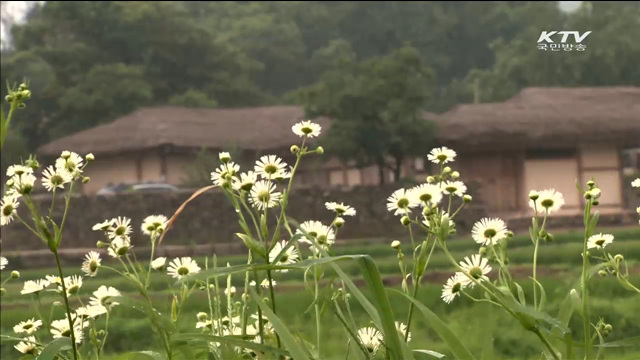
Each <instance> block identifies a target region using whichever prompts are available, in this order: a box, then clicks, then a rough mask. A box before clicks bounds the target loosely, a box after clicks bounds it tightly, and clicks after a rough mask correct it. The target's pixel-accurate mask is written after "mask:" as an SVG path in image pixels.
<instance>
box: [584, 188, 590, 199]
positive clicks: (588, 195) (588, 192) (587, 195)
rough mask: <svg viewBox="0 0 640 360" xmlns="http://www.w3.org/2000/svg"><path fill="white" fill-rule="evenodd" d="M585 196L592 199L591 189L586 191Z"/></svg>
mask: <svg viewBox="0 0 640 360" xmlns="http://www.w3.org/2000/svg"><path fill="white" fill-rule="evenodd" d="M584 198H585V199H586V200H589V199H591V191H590V190H587V191H585V193H584Z"/></svg>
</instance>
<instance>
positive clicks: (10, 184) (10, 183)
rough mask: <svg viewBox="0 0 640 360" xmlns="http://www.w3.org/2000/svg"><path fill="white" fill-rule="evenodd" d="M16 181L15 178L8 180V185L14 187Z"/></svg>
mask: <svg viewBox="0 0 640 360" xmlns="http://www.w3.org/2000/svg"><path fill="white" fill-rule="evenodd" d="M13 184H14V181H13V179H9V180H7V187H13Z"/></svg>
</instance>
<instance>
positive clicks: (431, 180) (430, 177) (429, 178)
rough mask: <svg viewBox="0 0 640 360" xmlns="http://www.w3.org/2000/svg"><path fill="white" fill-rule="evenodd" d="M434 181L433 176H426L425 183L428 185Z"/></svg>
mask: <svg viewBox="0 0 640 360" xmlns="http://www.w3.org/2000/svg"><path fill="white" fill-rule="evenodd" d="M435 181H436V179H435V178H434V177H433V176H427V182H428V183H429V184H433V183H434V182H435Z"/></svg>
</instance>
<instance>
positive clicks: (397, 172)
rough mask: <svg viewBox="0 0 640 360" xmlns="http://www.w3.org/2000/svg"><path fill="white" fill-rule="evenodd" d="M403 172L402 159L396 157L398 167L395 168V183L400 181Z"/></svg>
mask: <svg viewBox="0 0 640 360" xmlns="http://www.w3.org/2000/svg"><path fill="white" fill-rule="evenodd" d="M401 171H402V157H396V166H395V167H394V168H393V180H394V181H395V182H399V181H400V176H401Z"/></svg>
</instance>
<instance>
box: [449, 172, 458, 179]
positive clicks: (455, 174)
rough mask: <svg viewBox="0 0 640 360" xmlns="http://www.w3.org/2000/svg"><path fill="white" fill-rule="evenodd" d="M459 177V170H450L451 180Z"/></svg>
mask: <svg viewBox="0 0 640 360" xmlns="http://www.w3.org/2000/svg"><path fill="white" fill-rule="evenodd" d="M459 177H460V173H459V172H457V171H454V172H452V173H451V178H452V179H453V180H456V179H458V178H459Z"/></svg>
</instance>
